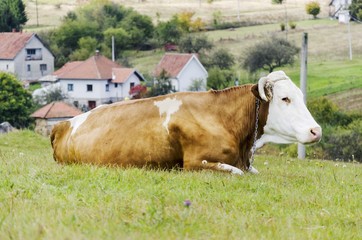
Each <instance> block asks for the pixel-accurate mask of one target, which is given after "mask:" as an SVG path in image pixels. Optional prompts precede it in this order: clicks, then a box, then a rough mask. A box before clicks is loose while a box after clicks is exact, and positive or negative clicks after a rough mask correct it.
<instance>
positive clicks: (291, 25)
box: [289, 22, 297, 29]
mask: <svg viewBox="0 0 362 240" xmlns="http://www.w3.org/2000/svg"><path fill="white" fill-rule="evenodd" d="M289 27H290V28H291V29H295V28H296V27H297V24H296V23H295V22H289Z"/></svg>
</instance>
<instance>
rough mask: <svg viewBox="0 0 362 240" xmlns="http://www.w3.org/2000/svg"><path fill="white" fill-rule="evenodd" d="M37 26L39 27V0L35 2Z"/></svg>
mask: <svg viewBox="0 0 362 240" xmlns="http://www.w3.org/2000/svg"><path fill="white" fill-rule="evenodd" d="M35 10H36V26H37V27H39V14H38V0H35Z"/></svg>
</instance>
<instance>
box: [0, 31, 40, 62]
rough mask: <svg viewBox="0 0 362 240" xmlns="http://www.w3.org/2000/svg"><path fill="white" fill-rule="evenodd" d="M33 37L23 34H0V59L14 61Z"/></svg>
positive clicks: (29, 34)
mask: <svg viewBox="0 0 362 240" xmlns="http://www.w3.org/2000/svg"><path fill="white" fill-rule="evenodd" d="M34 35H35V34H34V33H25V32H15V33H13V32H2V33H0V59H14V58H15V57H16V55H17V54H18V53H19V52H20V51H21V50H22V49H23V48H24V47H25V45H26V43H27V42H28V41H29V40H30V39H31V38H32V37H33V36H34Z"/></svg>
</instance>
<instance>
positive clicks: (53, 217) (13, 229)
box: [0, 131, 362, 240]
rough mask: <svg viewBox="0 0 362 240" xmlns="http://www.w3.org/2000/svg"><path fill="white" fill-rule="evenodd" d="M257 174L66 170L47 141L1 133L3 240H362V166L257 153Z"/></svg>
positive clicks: (76, 167)
mask: <svg viewBox="0 0 362 240" xmlns="http://www.w3.org/2000/svg"><path fill="white" fill-rule="evenodd" d="M255 166H256V167H257V169H258V170H259V171H260V172H261V174H260V175H250V174H247V175H245V176H244V177H237V176H232V175H229V174H222V173H216V172H210V171H202V172H183V171H178V170H173V171H154V170H145V169H119V168H107V167H95V166H88V165H70V166H67V165H66V166H64V165H58V164H57V163H55V162H54V161H53V159H52V156H51V148H50V144H49V141H48V139H47V138H43V137H40V136H39V135H35V134H34V133H32V132H30V131H19V132H16V133H10V134H7V135H1V136H0V209H1V211H0V239H5V240H6V239H361V238H362V201H361V196H362V166H361V165H360V164H357V163H340V162H339V163H338V162H330V161H320V160H304V161H303V160H296V159H289V158H285V157H280V158H275V157H266V156H259V155H258V156H257V157H256V164H255ZM185 200H189V201H190V203H191V205H190V206H188V207H187V206H185V204H184V201H185Z"/></svg>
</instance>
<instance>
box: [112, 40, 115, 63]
mask: <svg viewBox="0 0 362 240" xmlns="http://www.w3.org/2000/svg"><path fill="white" fill-rule="evenodd" d="M114 51H115V49H114V36H112V61H113V62H114V61H115V60H116V57H115V53H114Z"/></svg>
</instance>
